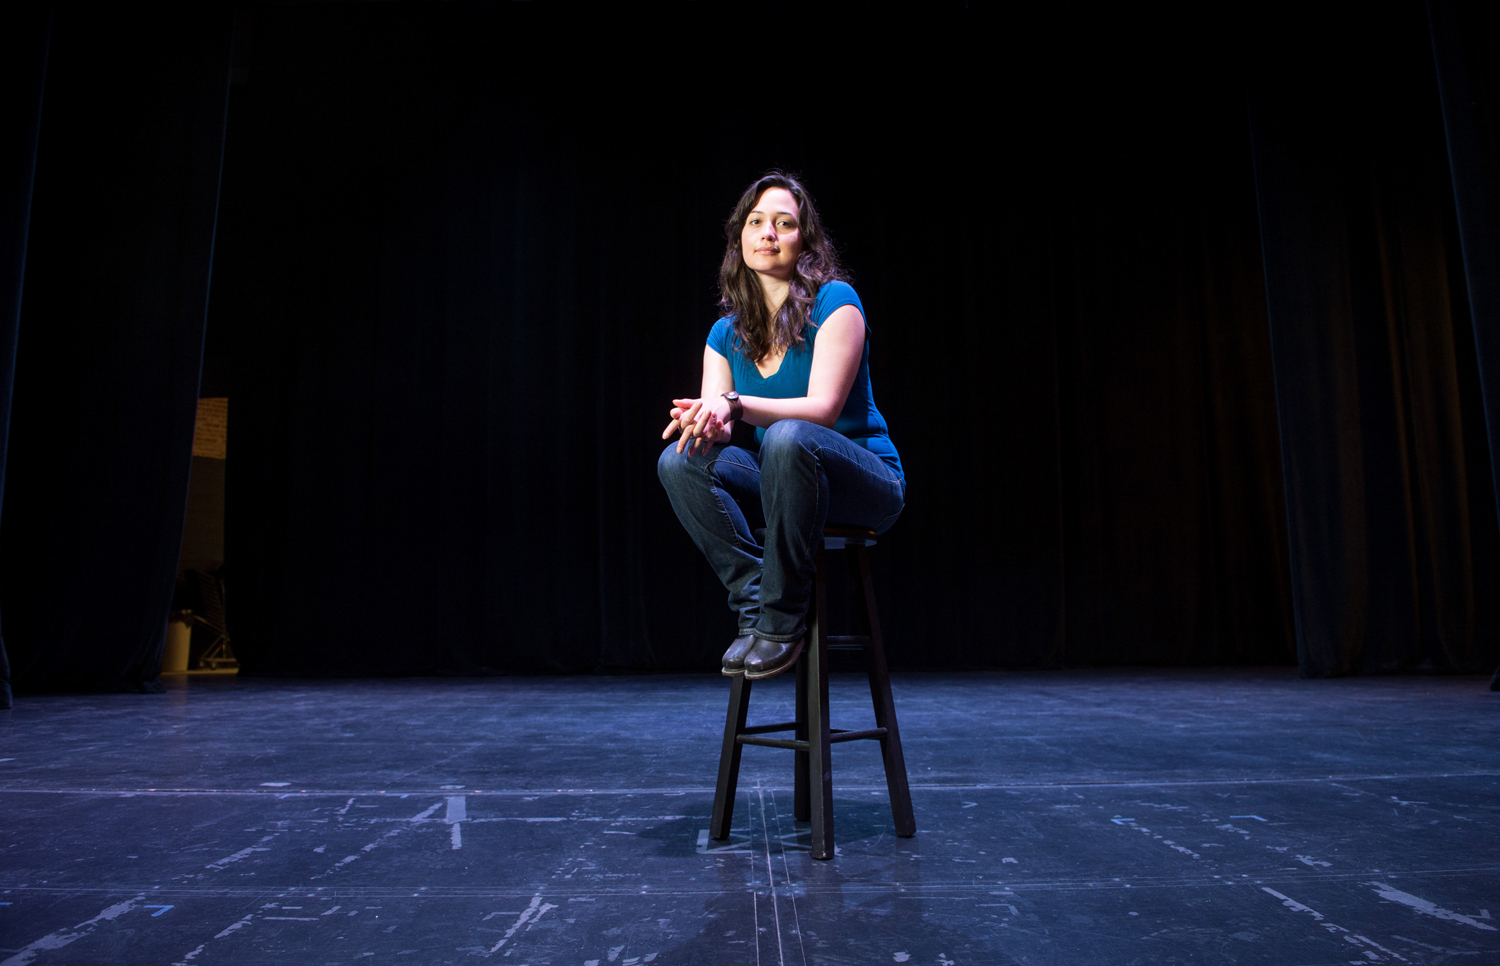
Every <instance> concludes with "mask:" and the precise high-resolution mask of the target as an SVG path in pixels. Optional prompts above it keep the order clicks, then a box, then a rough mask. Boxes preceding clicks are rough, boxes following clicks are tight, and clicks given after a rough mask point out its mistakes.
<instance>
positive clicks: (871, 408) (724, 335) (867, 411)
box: [708, 282, 906, 483]
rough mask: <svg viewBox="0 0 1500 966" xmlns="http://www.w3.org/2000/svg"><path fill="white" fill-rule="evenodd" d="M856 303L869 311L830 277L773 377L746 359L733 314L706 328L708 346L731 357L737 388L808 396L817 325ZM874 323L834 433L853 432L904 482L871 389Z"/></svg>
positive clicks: (759, 435)
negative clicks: (798, 342) (796, 342)
mask: <svg viewBox="0 0 1500 966" xmlns="http://www.w3.org/2000/svg"><path fill="white" fill-rule="evenodd" d="M845 305H852V306H854V307H855V308H857V309H859V314H860V315H864V314H865V307H864V306H863V305H861V304H860V302H859V296H858V295H856V294H855V292H854V287H853V286H852V285H850V284H849V283H848V282H828V283H826V284H825V285H824V286H823V287H822V288H820V289H818V294H817V297H816V298H815V299H814V300H813V310H812V319H811V324H810V325H809V326H808V327H807V329H806V330H805V331H804V332H803V334H802V345H800V346H794V347H793V348H791V349H788V350H787V354H786V356H785V357H783V358H782V360H781V368H780V369H777V370H776V371H775V372H774V373H772V374H771V375H770V376H762V375H761V374H760V370H759V369H757V368H755V363H753V362H751V361H750V360H749V359H748V358H746V356H745V354H744V352H743V351H742V350H741V347H740V346H739V344H738V343H739V340H738V339H737V338H736V337H735V334H734V320H733V319H732V318H729V317H725V318H722V319H720V320H719V321H717V322H715V323H714V327H713V329H712V330H710V331H709V333H708V345H709V348H711V349H713V350H714V351H715V352H717V353H718V354H719V355H721V356H723V357H724V358H725V359H727V360H728V361H729V371H730V373H731V374H732V375H733V376H734V388H735V391H736V392H739V393H741V394H743V395H746V396H765V397H767V398H769V399H796V398H799V397H801V396H806V395H807V384H808V379H809V378H810V377H811V375H812V359H813V347H814V346H815V345H816V343H817V339H818V330H819V329H820V328H822V325H823V323H824V322H825V321H826V320H827V319H828V317H829V316H830V315H832V314H833V313H834V311H835V310H836V309H839V308H841V307H843V306H845ZM869 333H870V325H869V323H868V322H866V323H865V346H864V349H863V351H861V353H860V356H859V372H858V373H856V374H855V376H854V385H853V386H850V387H849V398H848V399H846V400H844V409H843V411H842V412H840V413H839V418H838V420H837V421H836V422H835V423H834V424H833V428H834V431H835V432H838V433H841V434H843V435H844V436H847V437H849V439H850V440H852V441H853V442H855V443H858V444H859V445H860V446H863V447H864V448H865V449H867V450H869V451H870V452H872V453H874V454H875V455H876V456H878V457H880V458H881V459H882V460H884V461H885V462H886V463H887V464H888V465H889V466H890V467H891V469H893V470H895V471H896V475H897V476H898V477H900V478H901V482H902V483H905V482H906V474H905V472H903V471H902V469H901V457H900V456H898V455H897V454H896V447H895V446H894V445H893V444H892V443H891V434H890V429H889V428H888V427H887V426H886V423H885V417H884V416H882V415H880V410H878V409H876V408H875V394H874V392H873V391H872V390H871V389H870V339H869ZM765 435H766V431H765V430H764V429H762V428H761V427H759V426H757V427H756V428H755V440H756V442H760V441H761V440H762V439H763V438H764V437H765Z"/></svg>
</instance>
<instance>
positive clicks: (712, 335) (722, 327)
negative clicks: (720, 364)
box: [708, 318, 734, 359]
mask: <svg viewBox="0 0 1500 966" xmlns="http://www.w3.org/2000/svg"><path fill="white" fill-rule="evenodd" d="M708 347H709V348H710V349H712V350H714V351H715V352H717V353H718V354H719V355H721V356H723V357H724V358H725V359H730V358H733V356H731V353H732V352H734V323H732V322H730V321H729V319H727V318H724V319H720V320H719V321H717V322H715V323H714V327H713V328H712V329H709V330H708Z"/></svg>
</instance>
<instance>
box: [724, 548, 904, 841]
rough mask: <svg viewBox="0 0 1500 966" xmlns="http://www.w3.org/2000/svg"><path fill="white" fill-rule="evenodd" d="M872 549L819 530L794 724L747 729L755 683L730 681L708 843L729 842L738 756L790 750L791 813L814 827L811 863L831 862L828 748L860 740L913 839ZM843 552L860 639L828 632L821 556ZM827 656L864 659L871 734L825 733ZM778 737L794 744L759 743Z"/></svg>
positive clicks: (900, 829)
mask: <svg viewBox="0 0 1500 966" xmlns="http://www.w3.org/2000/svg"><path fill="white" fill-rule="evenodd" d="M874 543H875V532H874V531H873V530H865V529H862V528H859V527H840V526H827V527H824V528H823V548H822V549H820V550H819V551H818V558H817V559H818V570H817V576H816V577H815V578H814V581H813V600H812V606H811V607H810V608H809V614H808V617H809V620H808V622H807V643H806V645H805V646H804V649H803V651H802V656H801V657H799V658H798V659H797V720H796V721H787V722H783V723H781V724H769V725H755V726H754V727H748V728H747V727H746V726H745V719H746V717H747V716H748V714H749V712H750V685H751V684H753V683H754V682H753V681H750V680H748V679H746V677H745V676H744V675H743V674H737V675H735V676H734V678H733V679H732V680H733V682H734V683H733V684H732V685H731V686H730V690H729V714H728V715H727V716H726V718H725V720H724V748H723V751H721V752H720V753H719V786H718V788H717V789H716V790H715V792H714V813H713V819H712V821H711V822H710V823H709V830H708V834H709V835H710V836H711V837H712V838H715V839H721V840H722V839H727V838H729V825H730V822H731V820H732V819H733V818H734V795H735V786H736V785H737V784H738V783H739V777H740V751H741V750H742V749H743V748H744V746H745V745H767V746H769V747H772V748H790V749H792V750H793V751H795V752H796V756H795V757H796V766H795V767H796V774H795V778H794V779H793V802H794V809H793V810H794V813H795V814H796V817H797V821H799V822H808V821H810V822H812V854H813V858H815V859H831V858H833V764H832V762H831V761H830V759H829V746H830V745H832V744H835V743H837V742H840V741H856V740H858V739H861V738H872V739H875V740H877V741H879V742H880V753H881V756H882V757H883V758H884V760H885V785H886V789H887V791H889V793H890V797H891V815H892V816H893V817H894V819H895V822H896V834H897V835H900V836H903V837H904V836H910V835H915V834H916V833H917V821H916V818H915V816H914V815H913V814H912V808H911V789H910V788H908V787H907V784H906V760H905V759H904V758H903V757H902V756H901V732H900V731H899V730H898V729H897V727H896V705H895V703H894V702H892V700H891V678H890V675H889V674H888V673H887V671H886V667H885V647H884V643H883V641H882V640H881V637H880V618H879V616H878V615H877V614H876V612H875V587H874V584H873V583H872V582H871V580H870V560H869V557H868V556H867V555H866V548H867V547H869V546H871V545H873V544H874ZM840 549H842V550H847V551H848V553H849V576H850V579H851V580H852V581H853V584H854V596H855V608H854V609H855V612H856V614H857V615H858V616H857V617H856V620H857V621H858V623H859V624H860V625H862V626H861V627H860V630H861V631H863V633H862V634H859V635H854V636H839V637H834V636H831V635H829V634H828V633H827V611H828V607H827V597H828V593H827V590H828V582H827V575H826V574H825V572H824V568H823V558H824V551H825V550H840ZM831 650H833V651H844V650H849V651H863V652H864V654H865V666H866V669H867V671H868V674H869V677H870V700H871V702H872V703H873V704H874V705H875V727H874V728H871V729H869V730H868V731H841V730H839V729H838V728H830V727H829V725H828V652H829V651H831ZM778 731H790V732H793V733H794V735H795V737H794V738H790V739H789V738H764V737H761V736H762V735H767V734H772V733H774V732H778Z"/></svg>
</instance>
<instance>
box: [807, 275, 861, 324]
mask: <svg viewBox="0 0 1500 966" xmlns="http://www.w3.org/2000/svg"><path fill="white" fill-rule="evenodd" d="M845 305H852V306H854V307H855V308H857V309H859V314H860V315H864V314H865V307H864V305H862V304H861V303H860V301H859V295H857V294H856V293H855V291H854V286H853V285H850V284H849V283H848V282H839V281H833V282H825V283H824V284H823V286H822V287H821V288H819V289H818V294H817V297H816V298H815V299H814V300H813V312H812V324H813V325H817V326H821V325H822V324H823V322H824V320H826V319H827V318H828V317H829V316H830V315H832V314H833V313H834V312H835V311H836V310H837V309H840V308H842V307H843V306H845ZM865 325H866V327H868V326H869V320H868V319H866V321H865Z"/></svg>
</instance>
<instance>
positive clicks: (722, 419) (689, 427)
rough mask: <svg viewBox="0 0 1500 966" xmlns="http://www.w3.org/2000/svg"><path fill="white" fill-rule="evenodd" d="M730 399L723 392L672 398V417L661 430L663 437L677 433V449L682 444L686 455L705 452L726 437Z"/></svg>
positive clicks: (681, 448) (678, 450)
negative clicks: (705, 396) (704, 397)
mask: <svg viewBox="0 0 1500 966" xmlns="http://www.w3.org/2000/svg"><path fill="white" fill-rule="evenodd" d="M729 413H730V408H729V400H727V399H725V398H724V397H723V396H715V397H714V398H712V399H674V400H672V409H671V416H672V421H671V422H670V423H667V428H666V429H664V430H663V431H662V434H661V438H662V439H670V438H671V437H672V434H673V433H680V434H681V438H679V439H678V440H677V452H679V453H681V452H682V451H683V448H684V447H685V448H686V449H687V451H688V455H689V456H696V455H698V454H699V453H706V452H708V449H709V447H711V446H713V444H715V443H719V442H726V441H728V439H729Z"/></svg>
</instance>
